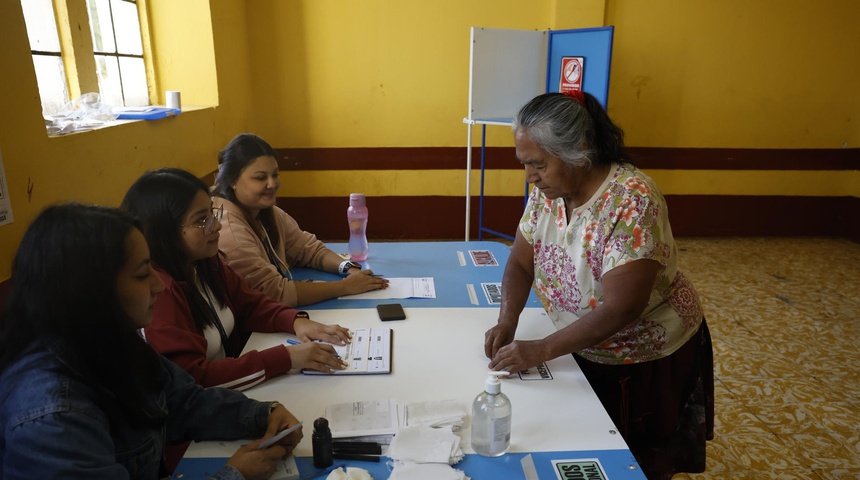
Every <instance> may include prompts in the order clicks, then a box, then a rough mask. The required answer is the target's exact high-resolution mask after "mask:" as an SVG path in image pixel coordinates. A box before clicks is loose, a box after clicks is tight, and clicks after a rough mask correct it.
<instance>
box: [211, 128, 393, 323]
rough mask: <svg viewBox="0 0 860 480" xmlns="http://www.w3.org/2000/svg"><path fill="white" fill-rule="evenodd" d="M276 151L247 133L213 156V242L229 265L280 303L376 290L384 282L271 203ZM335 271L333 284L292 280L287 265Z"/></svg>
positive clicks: (276, 172)
mask: <svg viewBox="0 0 860 480" xmlns="http://www.w3.org/2000/svg"><path fill="white" fill-rule="evenodd" d="M279 170H280V169H279V167H278V160H277V153H275V150H274V149H272V147H271V146H270V145H269V144H268V143H266V141H265V140H263V139H262V138H260V137H258V136H256V135H252V134H250V133H243V134H241V135H238V136H236V137H235V138H234V139H233V140H231V141H230V143H228V144H227V146H226V147H224V149H223V150H221V152H220V153H219V154H218V176H217V177H216V178H215V187H214V189H213V193H214V195H215V198H214V201H215V207H216V208H220V207H221V206H222V205H223V207H224V217H223V218H222V219H221V223H222V224H223V226H224V229H223V230H222V231H221V239H220V241H219V246H220V248H221V251H222V252H224V254H225V255H226V259H227V264H229V265H230V266H231V267H232V268H233V269H234V270H235V271H236V272H237V273H239V274H240V275H242V276H243V277H245V280H246V281H247V282H248V284H250V285H251V287H252V288H255V289H257V290H259V291H261V292H263V293H265V294H266V295H268V296H270V297H272V298H274V299H275V300H277V301H279V302H281V303H284V304H286V305H295V306H301V305H310V304H313V303H317V302H321V301H323V300H328V299H330V298H336V297H340V296H343V295H352V294H356V293H364V292H368V291H371V290H379V289H383V288H385V287H387V286H388V280H386V279H384V278H381V277H374V276H373V272H372V271H370V270H361V265H359V264H358V263H354V262H351V261H348V260H344V259H343V258H341V257H340V255H338V254H336V253H334V252H333V251H331V250H329V249H328V248H326V246H325V245H324V244H323V243H322V242H321V241H319V240H317V237H316V236H314V235H313V234H312V233H309V232H306V231H304V230H302V229H301V228H300V227H299V224H298V223H297V222H296V221H295V220H294V219H293V217H291V216H289V215H288V214H287V213H286V212H285V211H283V210H281V209H280V208H279V207H278V206H277V205H276V200H277V194H278V189H279V188H280V186H281V180H280V175H279ZM291 266H296V267H308V268H313V269H316V270H322V271H324V272H331V273H339V274H340V275H342V276H343V277H345V278H344V279H343V280H340V281H335V282H293V281H292V279H291V278H290V273H289V272H290V267H291Z"/></svg>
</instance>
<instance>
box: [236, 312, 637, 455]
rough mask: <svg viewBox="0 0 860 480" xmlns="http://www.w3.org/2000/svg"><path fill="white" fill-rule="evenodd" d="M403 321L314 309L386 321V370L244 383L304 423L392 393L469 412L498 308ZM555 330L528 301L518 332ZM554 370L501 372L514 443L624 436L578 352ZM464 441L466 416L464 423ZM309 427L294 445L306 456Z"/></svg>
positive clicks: (608, 444) (567, 447)
mask: <svg viewBox="0 0 860 480" xmlns="http://www.w3.org/2000/svg"><path fill="white" fill-rule="evenodd" d="M407 315H408V318H407V319H406V320H402V321H393V322H382V321H380V320H379V318H378V317H377V315H376V310H375V309H355V310H320V311H315V312H313V318H314V320H316V321H319V322H322V323H338V324H340V325H342V326H344V327H347V328H351V329H356V328H362V327H378V326H387V327H391V328H392V330H393V331H394V336H393V344H392V350H393V358H392V373H391V374H383V375H351V376H317V375H302V374H300V373H292V374H290V375H287V376H282V377H279V378H275V379H272V380H268V381H267V382H265V383H263V384H261V385H259V386H256V387H254V388H252V389H250V390H247V391H246V392H245V393H246V394H247V395H248V396H249V397H251V398H254V399H258V400H269V401H270V400H278V401H279V402H281V403H283V404H284V405H285V406H286V407H287V408H288V409H289V410H290V411H291V412H292V413H293V414H294V415H295V416H296V417H297V418H298V419H299V420H302V421H304V423H305V425H312V424H313V420H314V419H316V418H318V417H322V416H324V414H325V407H326V405H329V404H335V403H344V402H352V401H361V400H385V399H389V398H394V399H396V400H397V401H398V402H399V403H401V404H403V403H410V402H418V401H428V400H447V399H454V400H456V401H457V402H459V403H460V404H461V405H462V406H463V408H464V409H465V410H466V411H467V412H468V413H469V414H470V415H471V405H472V400H474V398H475V396H476V395H478V394H479V393H480V392H481V391H482V390H483V386H484V380H485V378H486V373H487V364H488V362H489V360H488V359H487V358H486V356H485V355H484V348H483V342H484V332H485V331H486V330H487V329H488V328H490V327H491V326H492V325H494V324H495V322H496V319H497V315H498V310H495V309H474V308H420V309H409V310H408V312H407ZM553 331H554V327H553V325H552V322H551V321H550V320H549V318H548V317H547V316H546V313H544V311H543V310H542V309H538V308H529V309H526V311H525V312H524V313H523V315H522V316H521V318H520V327H519V329H518V331H517V338H519V339H536V338H542V337H544V336H546V335H548V334H550V333H552V332H553ZM288 337H289V335H287V334H260V333H255V334H253V335H252V336H251V339H250V340H249V341H248V344H247V346H246V348H245V351H249V350H252V349H258V350H259V349H263V348H268V347H271V346H273V345H278V344H280V343H283V342H284V340H285V339H286V338H288ZM547 366H548V367H549V370H550V372H551V374H552V379H551V380H528V381H526V380H520V379H519V377H518V376H517V375H512V376H511V378H507V379H505V380H503V382H502V392H504V393H505V394H506V395H508V397H509V398H510V400H511V404H512V405H513V417H512V427H511V450H510V451H512V452H541V451H572V450H616V449H626V448H627V446H626V444H625V443H624V440H623V439H622V438H621V436H620V435H619V434H617V433H616V431H615V427H614V425H613V423H612V421H611V420H610V418H609V416H608V415H607V414H606V411H605V410H604V409H603V406H602V405H601V404H600V402H599V400H598V399H597V397H596V396H595V395H594V392H593V391H592V389H591V386H590V385H589V384H588V381H587V380H586V379H585V377H584V376H583V374H582V372H581V371H580V370H579V367H578V366H577V365H576V362H575V361H574V360H573V358H572V357H571V356H569V355H565V356H563V357H560V358H556V359H554V360H551V361H549V362H547ZM461 433H462V434H461V436H462V438H463V447H464V448H463V450H464V452H466V453H473V451H472V449H471V447H470V446H469V422H468V419H467V422H466V426H465V429H464V430H463V431H462V432H461ZM310 437H311V435H310V431H307V432H306V435H305V436H304V439H303V440H302V442H301V443H300V444H299V446H298V448H297V449H296V451H295V453H296V455H297V456H311V455H312V451H311V441H310Z"/></svg>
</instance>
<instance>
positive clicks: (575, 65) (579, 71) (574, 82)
mask: <svg viewBox="0 0 860 480" xmlns="http://www.w3.org/2000/svg"><path fill="white" fill-rule="evenodd" d="M584 73H585V57H562V59H561V79H560V80H559V83H558V91H559V92H561V93H568V92H575V91H577V90H582V77H583V74H584Z"/></svg>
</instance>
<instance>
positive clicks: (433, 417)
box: [406, 400, 466, 428]
mask: <svg viewBox="0 0 860 480" xmlns="http://www.w3.org/2000/svg"><path fill="white" fill-rule="evenodd" d="M464 418H466V411H465V410H464V409H463V407H462V406H461V405H460V404H459V403H457V401H456V400H442V401H430V402H415V403H410V404H408V405H406V425H409V426H413V425H429V426H431V427H443V426H448V425H450V426H453V427H455V428H459V427H461V426H462V425H463V419H464Z"/></svg>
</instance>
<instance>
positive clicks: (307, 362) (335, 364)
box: [286, 342, 347, 373]
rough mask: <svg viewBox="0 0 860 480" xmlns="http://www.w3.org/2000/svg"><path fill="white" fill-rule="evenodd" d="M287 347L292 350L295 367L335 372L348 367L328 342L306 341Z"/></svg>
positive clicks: (291, 356)
mask: <svg viewBox="0 0 860 480" xmlns="http://www.w3.org/2000/svg"><path fill="white" fill-rule="evenodd" d="M286 348H287V350H288V351H289V352H290V360H292V362H293V368H298V369H304V368H307V369H309V370H316V371H318V372H323V373H334V371H335V370H343V369H344V368H346V367H347V365H346V363H344V362H343V361H342V360H341V359H340V358H339V357H338V356H337V351H335V349H334V347H332V346H331V345H329V344H327V343H320V342H304V343H302V344H299V345H290V346H289V347H286Z"/></svg>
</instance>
